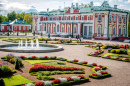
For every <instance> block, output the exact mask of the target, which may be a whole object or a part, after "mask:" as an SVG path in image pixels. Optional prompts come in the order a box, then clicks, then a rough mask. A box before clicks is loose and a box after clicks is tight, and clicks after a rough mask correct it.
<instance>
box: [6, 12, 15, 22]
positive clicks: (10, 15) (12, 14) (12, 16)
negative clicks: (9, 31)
mask: <svg viewBox="0 0 130 86" xmlns="http://www.w3.org/2000/svg"><path fill="white" fill-rule="evenodd" d="M7 17H8V19H9V20H11V21H13V20H15V19H16V13H15V11H12V12H11V13H8V14H7Z"/></svg>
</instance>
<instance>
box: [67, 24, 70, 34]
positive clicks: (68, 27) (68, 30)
mask: <svg viewBox="0 0 130 86" xmlns="http://www.w3.org/2000/svg"><path fill="white" fill-rule="evenodd" d="M67 32H68V33H70V25H67Z"/></svg>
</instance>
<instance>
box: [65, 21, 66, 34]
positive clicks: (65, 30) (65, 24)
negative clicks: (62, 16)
mask: <svg viewBox="0 0 130 86" xmlns="http://www.w3.org/2000/svg"><path fill="white" fill-rule="evenodd" d="M65 33H66V23H65Z"/></svg>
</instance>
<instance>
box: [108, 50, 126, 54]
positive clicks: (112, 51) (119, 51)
mask: <svg viewBox="0 0 130 86" xmlns="http://www.w3.org/2000/svg"><path fill="white" fill-rule="evenodd" d="M108 53H116V54H128V53H127V50H121V49H109V50H108Z"/></svg>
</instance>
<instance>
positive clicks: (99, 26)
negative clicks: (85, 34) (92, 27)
mask: <svg viewBox="0 0 130 86" xmlns="http://www.w3.org/2000/svg"><path fill="white" fill-rule="evenodd" d="M97 28H98V29H99V28H100V34H98V33H99V31H98V29H97V36H101V25H98V27H97Z"/></svg>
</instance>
